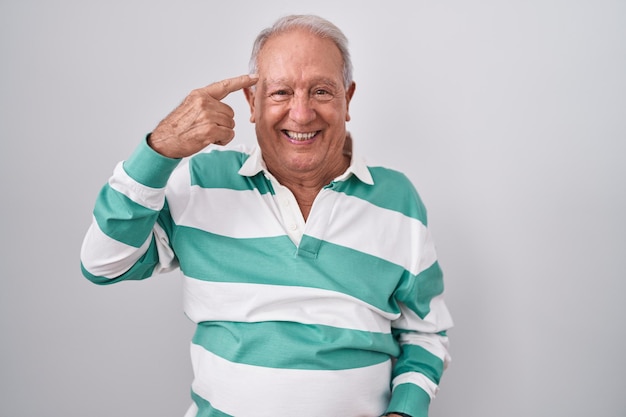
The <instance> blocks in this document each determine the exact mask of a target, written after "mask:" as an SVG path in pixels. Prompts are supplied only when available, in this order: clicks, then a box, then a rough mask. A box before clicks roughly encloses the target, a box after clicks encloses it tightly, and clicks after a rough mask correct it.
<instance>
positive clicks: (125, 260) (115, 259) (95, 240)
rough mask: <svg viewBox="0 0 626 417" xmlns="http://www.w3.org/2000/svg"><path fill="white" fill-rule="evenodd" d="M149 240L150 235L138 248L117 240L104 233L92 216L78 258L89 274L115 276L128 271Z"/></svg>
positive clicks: (145, 248) (144, 250)
mask: <svg viewBox="0 0 626 417" xmlns="http://www.w3.org/2000/svg"><path fill="white" fill-rule="evenodd" d="M151 240H152V236H150V237H149V238H148V239H147V240H146V241H145V243H144V244H143V245H142V246H141V247H139V248H136V247H134V246H129V245H127V244H125V243H122V242H118V241H117V240H115V239H111V238H110V237H109V236H107V235H106V234H104V232H102V230H101V229H100V227H99V226H98V223H97V222H96V220H95V218H94V219H93V221H92V223H91V226H90V227H89V229H88V230H87V233H86V234H85V239H84V240H83V245H82V247H81V251H80V259H81V262H82V263H83V267H85V269H86V270H87V271H88V272H89V273H90V274H92V275H95V276H100V277H105V278H115V277H118V276H120V275H122V274H123V273H124V272H126V271H128V270H129V269H130V268H131V267H132V266H133V265H134V264H135V262H137V261H138V260H139V258H141V256H142V255H143V254H144V253H145V252H146V250H148V246H150V241H151Z"/></svg>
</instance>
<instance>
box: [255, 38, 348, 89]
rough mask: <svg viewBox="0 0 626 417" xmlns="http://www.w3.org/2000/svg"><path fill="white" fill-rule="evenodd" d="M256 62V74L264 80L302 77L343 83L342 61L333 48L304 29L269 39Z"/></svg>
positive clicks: (331, 42) (326, 41) (331, 44)
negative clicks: (257, 71) (331, 79)
mask: <svg viewBox="0 0 626 417" xmlns="http://www.w3.org/2000/svg"><path fill="white" fill-rule="evenodd" d="M257 59H258V70H259V74H260V75H261V76H262V77H264V78H266V77H269V78H275V79H277V78H285V77H292V76H298V75H299V76H305V75H306V76H307V77H315V78H320V77H323V78H333V79H334V78H338V79H340V80H341V79H343V58H342V56H341V52H340V51H339V48H338V47H337V45H335V43H334V42H333V41H332V40H331V39H329V38H323V37H320V36H318V35H315V34H313V33H311V32H310V31H308V30H305V29H292V30H289V31H287V32H282V33H278V34H275V35H272V36H271V37H270V38H269V39H268V40H267V41H266V42H265V44H264V45H263V47H262V48H261V50H260V51H259V55H258V57H257Z"/></svg>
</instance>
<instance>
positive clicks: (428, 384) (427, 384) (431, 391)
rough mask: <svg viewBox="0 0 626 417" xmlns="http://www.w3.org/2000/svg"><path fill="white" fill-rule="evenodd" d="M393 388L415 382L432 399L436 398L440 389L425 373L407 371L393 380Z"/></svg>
mask: <svg viewBox="0 0 626 417" xmlns="http://www.w3.org/2000/svg"><path fill="white" fill-rule="evenodd" d="M392 384H393V388H394V389H396V387H397V386H398V385H401V384H414V385H417V386H418V387H420V388H421V389H423V390H424V391H426V394H428V396H429V397H430V399H431V400H433V399H434V398H435V396H436V395H437V392H438V391H439V387H438V386H437V384H435V383H434V382H433V381H431V380H430V379H428V377H427V376H426V375H424V374H420V373H419V372H405V373H403V374H400V375H398V376H397V377H395V378H394V379H393V381H392Z"/></svg>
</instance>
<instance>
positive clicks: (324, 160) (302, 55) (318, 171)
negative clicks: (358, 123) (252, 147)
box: [246, 29, 354, 179]
mask: <svg viewBox="0 0 626 417" xmlns="http://www.w3.org/2000/svg"><path fill="white" fill-rule="evenodd" d="M258 72H259V82H258V83H257V84H256V89H255V90H254V91H250V90H246V97H247V99H248V102H249V104H250V110H251V117H250V120H251V121H252V122H253V123H256V134H257V140H258V143H259V146H260V147H261V151H262V153H263V158H264V160H265V163H266V164H267V167H268V169H269V170H270V171H271V172H272V173H274V174H275V175H278V176H283V177H284V176H285V175H289V176H292V177H293V178H294V179H296V178H298V179H301V178H309V177H311V176H316V175H317V176H321V178H325V177H326V176H327V175H328V173H329V172H334V171H336V170H337V169H338V167H343V168H342V169H345V166H344V165H345V160H344V157H343V155H342V150H343V145H344V140H345V136H346V125H345V123H346V121H348V120H350V116H349V113H348V108H349V104H350V99H351V98H352V94H353V93H354V84H352V85H351V86H350V87H349V88H348V90H347V91H346V89H345V86H344V82H343V60H342V57H341V53H340V52H339V49H338V48H337V46H336V45H335V44H334V43H333V42H332V41H331V40H330V39H323V38H320V37H318V36H315V35H313V34H311V33H309V32H308V31H304V30H300V29H296V30H293V31H289V32H286V33H283V34H279V35H275V36H273V37H271V38H270V39H268V40H267V41H266V43H265V45H264V46H263V48H262V49H261V51H260V52H259V55H258ZM339 174H340V172H339V173H336V175H339Z"/></svg>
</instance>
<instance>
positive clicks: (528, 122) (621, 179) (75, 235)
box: [0, 0, 626, 417]
mask: <svg viewBox="0 0 626 417" xmlns="http://www.w3.org/2000/svg"><path fill="white" fill-rule="evenodd" d="M290 13H315V14H319V15H321V16H324V17H326V18H328V19H330V20H331V21H333V22H335V23H336V24H337V25H338V26H339V27H341V28H342V29H343V30H344V31H345V33H346V35H347V36H348V38H349V39H350V43H351V50H352V54H353V59H354V66H355V74H354V76H355V80H356V82H357V90H356V95H355V97H354V100H353V103H352V107H351V115H352V121H351V122H349V125H348V128H349V130H350V131H351V132H352V134H353V136H354V138H355V141H356V146H357V147H358V149H359V151H360V152H362V153H364V154H365V155H366V156H367V157H368V159H369V161H371V162H373V163H381V164H385V165H387V166H390V167H393V168H396V169H399V170H401V171H404V172H405V173H406V174H407V175H408V176H409V177H410V178H411V179H412V180H413V182H414V183H415V185H416V187H417V188H418V190H419V192H420V194H421V195H422V198H423V200H424V202H425V204H426V206H427V207H428V210H429V220H430V226H431V230H432V232H433V234H434V236H435V241H436V243H437V249H438V253H439V257H440V262H441V265H442V267H443V269H444V273H445V274H446V288H447V294H448V298H447V301H448V305H449V307H450V310H451V312H452V314H453V317H454V319H455V324H456V327H455V328H454V329H453V330H452V331H451V332H450V337H451V343H452V344H451V352H452V356H453V362H452V365H451V367H450V368H449V370H448V372H447V373H446V374H445V375H444V378H443V381H442V384H441V391H440V394H439V396H438V398H437V399H436V400H435V402H434V405H433V406H432V413H431V415H432V416H433V417H444V416H446V417H451V416H470V417H474V416H475V417H517V416H520V417H521V416H524V417H526V416H568V417H572V416H603V417H623V416H624V415H626V399H625V397H624V395H623V391H624V388H626V367H625V365H626V361H625V356H626V355H625V352H626V337H625V336H626V325H625V324H624V319H625V318H626V303H625V302H624V300H623V299H624V293H625V292H626V284H625V281H626V274H625V270H626V220H625V216H626V184H625V178H626V163H625V162H626V161H625V156H626V145H625V142H626V2H623V1H618V0H615V1H608V0H589V1H567V0H562V1H558V0H533V1H522V0H519V1H506V2H505V1H495V0H493V1H488V0H480V1H473V2H472V1H460V0H455V1H405V2H400V1H393V0H390V1H385V2H382V1H362V0H353V1H337V0H332V1H316V2H306V3H305V2H293V1H277V0H265V1H262V2H251V1H250V2H244V1H228V2H211V1H199V0H195V1H154V0H150V1H148V0H146V1H132V0H131V1H127V0H124V1H121V0H114V1H107V2H89V1H78V0H76V1H67V0H66V1H55V2H48V1H44V0H39V1H37V0H13V1H7V0H4V1H2V2H1V3H0V36H1V37H0V60H1V65H0V110H1V111H0V158H1V161H2V163H1V164H0V174H1V175H0V181H1V185H2V188H1V189H2V194H1V198H2V207H3V209H2V218H1V220H0V221H1V223H0V226H1V232H2V236H3V238H4V243H3V244H2V250H1V251H0V253H1V262H0V416H3V417H22V416H44V415H45V416H58V417H74V416H76V417H78V416H85V415H89V416H92V417H109V416H164V417H172V416H182V415H183V413H184V411H185V410H186V408H187V407H188V405H189V404H190V396H189V386H190V383H191V378H192V375H191V366H190V363H189V353H188V348H189V341H190V338H191V335H192V331H193V326H192V325H191V323H190V322H189V320H188V319H187V318H186V317H185V316H184V314H183V312H182V306H181V288H180V284H181V279H180V276H179V275H178V273H170V274H167V275H163V276H158V277H154V278H151V279H149V280H146V281H143V282H127V283H121V284H118V285H114V286H109V287H98V286H96V285H94V284H91V283H90V282H88V281H87V280H86V279H84V278H83V277H82V275H81V273H80V268H79V250H80V244H81V241H82V238H83V234H84V233H85V231H86V229H87V227H88V225H89V223H90V221H91V211H92V208H93V204H94V201H95V199H96V195H97V193H98V191H99V189H100V187H101V186H102V185H103V184H104V183H105V181H106V180H107V178H108V177H109V175H110V174H111V172H112V170H113V167H114V165H115V164H116V163H117V162H118V161H120V160H122V159H126V158H127V157H128V156H129V155H130V153H131V152H132V151H133V149H134V148H135V147H136V146H137V144H138V143H139V141H141V140H142V139H143V137H144V135H145V134H146V133H147V132H149V131H150V130H152V129H153V128H154V127H155V126H156V124H157V123H158V122H159V121H160V120H161V119H162V118H163V117H164V116H166V114H167V113H169V112H170V111H171V110H172V109H173V108H174V107H175V106H176V105H177V104H178V103H180V101H181V100H182V99H183V98H184V97H185V95H186V94H187V93H188V92H189V91H190V90H192V89H193V88H196V87H200V86H204V85H206V84H209V83H211V82H213V81H217V80H220V79H223V78H228V77H232V76H236V75H240V74H243V73H246V72H247V62H248V57H249V53H250V49H251V45H252V41H253V39H254V37H255V36H256V34H257V33H258V32H259V31H260V30H261V29H262V28H264V27H266V26H268V25H270V24H271V23H272V22H273V21H274V20H275V19H276V18H278V17H279V16H281V15H284V14H290ZM226 101H227V102H228V103H229V104H230V105H231V106H233V108H234V109H235V112H236V114H237V118H236V121H237V128H236V134H237V137H236V139H235V140H236V141H240V142H246V143H253V141H254V137H253V133H254V130H253V125H251V124H250V123H249V121H248V118H249V113H248V108H247V105H246V104H245V101H244V97H243V94H242V93H240V92H238V93H234V94H232V95H231V96H229V97H228V98H227V100H226ZM330 417H335V416H330Z"/></svg>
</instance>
